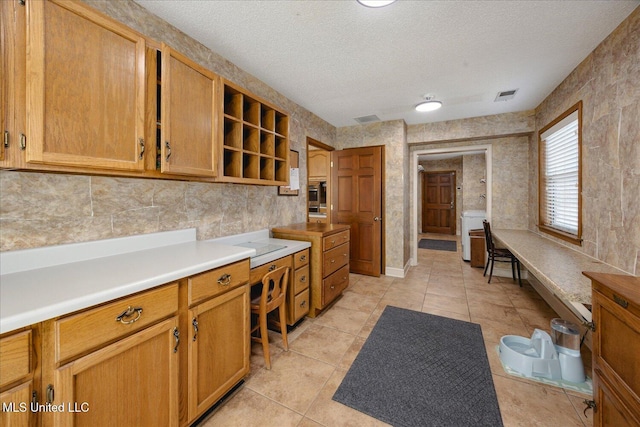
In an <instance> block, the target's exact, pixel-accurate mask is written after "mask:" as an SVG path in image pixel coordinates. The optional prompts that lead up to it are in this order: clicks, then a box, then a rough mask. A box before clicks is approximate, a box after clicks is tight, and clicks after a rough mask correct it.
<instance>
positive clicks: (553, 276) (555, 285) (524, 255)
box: [492, 229, 628, 304]
mask: <svg viewBox="0 0 640 427" xmlns="http://www.w3.org/2000/svg"><path fill="white" fill-rule="evenodd" d="M492 234H493V237H494V239H495V240H496V243H497V244H498V246H503V247H506V248H507V249H509V250H510V251H511V252H512V253H513V254H514V255H515V256H516V257H518V259H519V260H520V262H521V263H522V265H524V266H525V268H526V269H527V270H529V272H530V273H531V274H533V275H534V276H536V278H537V279H538V280H539V281H540V282H541V283H542V284H543V285H544V286H546V287H547V288H548V289H549V290H550V291H552V292H553V293H554V294H556V295H557V296H558V297H559V298H560V299H561V300H563V301H566V302H578V303H582V304H591V281H590V280H589V279H588V278H587V277H585V276H584V275H583V274H582V272H583V271H593V272H599V273H610V274H627V275H628V273H626V272H624V271H622V270H620V269H618V268H615V267H613V266H611V265H609V264H605V263H603V262H602V261H599V260H597V259H595V258H592V257H590V256H588V255H585V254H583V253H582V252H578V251H576V250H574V249H571V248H569V247H567V246H564V245H562V244H560V243H557V242H555V241H553V240H551V239H548V238H546V237H542V236H540V235H539V234H536V233H533V232H531V231H528V230H504V229H498V230H492Z"/></svg>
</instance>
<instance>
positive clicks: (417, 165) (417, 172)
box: [410, 145, 492, 266]
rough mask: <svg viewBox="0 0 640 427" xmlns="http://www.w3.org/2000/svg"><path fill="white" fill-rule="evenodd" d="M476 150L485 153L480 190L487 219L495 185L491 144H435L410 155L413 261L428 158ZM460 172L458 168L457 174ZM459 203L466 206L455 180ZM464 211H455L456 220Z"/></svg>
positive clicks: (420, 229) (418, 235)
mask: <svg viewBox="0 0 640 427" xmlns="http://www.w3.org/2000/svg"><path fill="white" fill-rule="evenodd" d="M474 154H484V164H485V171H484V172H485V174H484V178H482V179H483V181H484V182H483V186H484V193H482V194H481V196H482V197H483V199H484V200H483V202H484V203H485V204H486V213H487V219H488V220H490V219H491V186H492V158H491V145H468V146H459V147H450V148H432V149H423V150H416V151H414V152H413V153H412V155H411V170H412V173H411V177H412V180H411V181H412V182H411V187H412V197H411V200H412V218H411V236H412V239H411V244H410V250H411V265H414V266H415V265H417V264H418V241H419V237H420V233H421V231H422V220H423V218H422V182H423V177H422V175H423V174H424V173H425V172H427V170H428V169H429V167H428V165H429V161H430V160H431V161H435V160H442V159H451V158H455V157H460V156H469V155H474ZM459 174H460V173H459V172H458V175H459ZM456 190H458V191H457V193H456V194H457V196H456V198H457V203H454V206H459V207H460V208H461V209H464V204H463V203H461V194H462V191H463V189H462V187H461V186H460V185H459V183H456ZM460 214H461V212H459V209H458V210H456V211H455V221H456V222H458V221H459V217H460ZM460 229H461V226H460V225H459V224H457V227H456V230H460Z"/></svg>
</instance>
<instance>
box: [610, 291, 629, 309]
mask: <svg viewBox="0 0 640 427" xmlns="http://www.w3.org/2000/svg"><path fill="white" fill-rule="evenodd" d="M613 300H614V301H615V302H616V304H618V305H619V306H620V307H622V308H627V307H629V303H628V302H627V300H625V299H624V298H620V297H619V296H618V295H615V294H614V295H613Z"/></svg>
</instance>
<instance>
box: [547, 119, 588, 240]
mask: <svg viewBox="0 0 640 427" xmlns="http://www.w3.org/2000/svg"><path fill="white" fill-rule="evenodd" d="M541 139H542V140H543V144H544V145H543V147H544V150H543V159H544V190H545V200H544V209H545V212H544V218H543V224H544V225H546V226H548V227H552V228H555V229H557V230H560V231H564V232H566V233H570V234H574V235H577V234H578V215H579V212H578V209H579V191H580V188H579V181H578V180H579V173H580V168H579V162H580V148H579V141H578V112H577V111H576V112H574V113H573V114H570V115H569V116H567V117H565V118H564V119H563V120H561V121H560V122H558V123H556V125H555V126H553V127H552V128H550V129H548V130H547V131H546V132H544V133H543V134H542V135H541Z"/></svg>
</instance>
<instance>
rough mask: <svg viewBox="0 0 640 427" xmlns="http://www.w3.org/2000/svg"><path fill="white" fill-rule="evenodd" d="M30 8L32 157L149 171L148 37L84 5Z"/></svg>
mask: <svg viewBox="0 0 640 427" xmlns="http://www.w3.org/2000/svg"><path fill="white" fill-rule="evenodd" d="M27 7H28V11H27V12H28V13H27V75H28V76H29V78H28V79H27V109H28V110H27V111H29V114H28V118H27V121H28V123H27V147H26V160H27V162H30V163H44V164H51V165H63V166H81V167H88V168H98V169H116V170H126V171H137V170H140V171H141V170H143V169H144V161H143V157H144V150H145V141H144V113H145V40H144V39H143V38H142V36H140V35H139V34H137V33H135V32H134V31H132V30H131V29H129V28H127V27H126V26H124V25H122V24H120V23H118V22H116V21H113V20H111V19H109V18H106V17H104V16H103V15H101V14H99V13H97V12H95V11H93V10H92V9H90V8H88V7H87V6H85V5H83V4H82V3H77V2H68V1H59V0H47V1H29V2H27ZM149 148H151V147H149Z"/></svg>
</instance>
